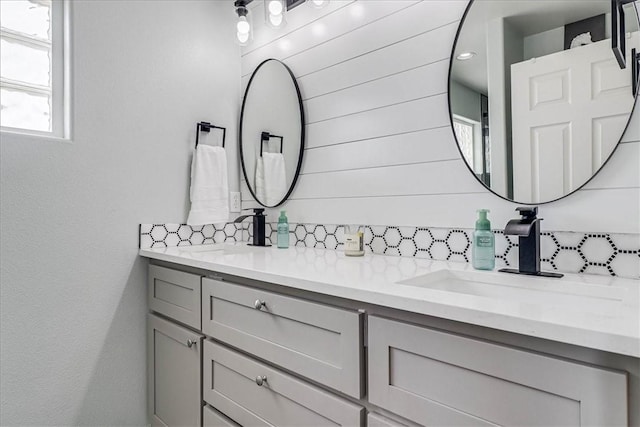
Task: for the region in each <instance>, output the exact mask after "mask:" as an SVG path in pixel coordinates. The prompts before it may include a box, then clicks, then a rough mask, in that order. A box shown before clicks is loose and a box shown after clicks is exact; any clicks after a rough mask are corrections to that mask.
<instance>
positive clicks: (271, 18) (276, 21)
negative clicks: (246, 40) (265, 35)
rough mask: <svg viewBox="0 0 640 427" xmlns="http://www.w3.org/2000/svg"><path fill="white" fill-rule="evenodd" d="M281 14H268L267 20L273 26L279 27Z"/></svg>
mask: <svg viewBox="0 0 640 427" xmlns="http://www.w3.org/2000/svg"><path fill="white" fill-rule="evenodd" d="M282 18H283V16H282V15H271V14H270V15H269V22H270V23H271V25H273V26H274V27H279V26H280V24H282Z"/></svg>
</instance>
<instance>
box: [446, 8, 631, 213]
mask: <svg viewBox="0 0 640 427" xmlns="http://www.w3.org/2000/svg"><path fill="white" fill-rule="evenodd" d="M612 4H613V5H614V6H613V9H615V10H613V13H612ZM638 27H639V25H638V14H637V10H636V8H635V5H634V4H633V2H631V3H629V2H624V1H622V0H614V1H613V2H612V0H592V1H581V0H557V1H539V0H519V1H504V0H472V1H471V2H470V3H469V5H468V7H467V10H466V11H465V14H464V17H463V20H462V22H461V23H460V27H459V28H458V34H457V35H456V41H455V44H454V48H453V51H452V54H451V67H450V72H449V109H450V115H451V124H452V126H453V128H454V134H455V136H456V140H457V143H458V148H459V149H460V153H461V155H462V158H463V159H464V160H465V162H466V163H467V166H468V167H469V170H470V171H471V172H472V173H473V174H474V176H476V178H477V179H478V180H479V181H480V182H481V183H482V184H483V185H485V187H487V188H488V189H489V190H491V191H492V192H493V193H495V194H496V195H498V196H500V197H502V198H504V199H507V200H511V201H515V202H517V203H521V204H540V203H547V202H551V201H554V200H557V199H560V198H562V197H565V196H567V195H569V194H571V193H573V192H574V191H576V190H578V189H580V188H581V187H582V186H584V185H585V184H586V183H587V182H588V181H589V180H591V179H592V177H593V176H594V175H595V174H596V173H597V172H598V171H599V170H601V168H602V167H603V166H604V165H605V163H606V162H607V160H608V159H609V158H610V157H611V154H612V153H613V151H614V150H615V149H616V147H617V145H618V143H619V142H620V140H621V138H622V136H623V134H624V132H625V130H626V128H627V126H629V122H630V117H631V114H632V111H633V109H634V106H635V102H636V97H637V92H638V90H637V79H638V74H637V65H638V61H639V58H640V55H638V53H640V32H639V31H638ZM616 47H617V48H616ZM622 52H624V53H622ZM625 62H626V64H624V63H625ZM636 126H637V124H636Z"/></svg>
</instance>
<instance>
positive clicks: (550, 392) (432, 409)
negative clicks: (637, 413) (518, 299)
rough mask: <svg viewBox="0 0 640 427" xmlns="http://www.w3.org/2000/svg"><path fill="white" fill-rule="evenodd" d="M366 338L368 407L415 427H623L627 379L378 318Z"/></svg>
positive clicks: (615, 373)
mask: <svg viewBox="0 0 640 427" xmlns="http://www.w3.org/2000/svg"><path fill="white" fill-rule="evenodd" d="M368 330H369V348H368V350H369V401H370V402H371V403H373V404H375V405H378V406H380V407H382V408H385V409H388V410H390V411H393V412H395V413H397V414H398V415H401V416H402V417H404V418H407V419H410V420H412V421H415V422H417V423H419V424H423V425H496V424H497V425H539V426H550V425H574V426H579V425H606V426H614V425H627V378H626V374H625V373H621V372H614V371H609V370H605V369H599V368H594V367H592V366H586V365H582V364H579V363H575V362H569V361H565V360H560V359H555V358H552V357H547V356H543V355H540V354H535V353H530V352H526V351H522V350H516V349H513V348H510V347H505V346H501V345H496V344H491V343H488V342H484V341H479V340H475V339H470V338H465V337H462V336H458V335H453V334H449V333H445V332H440V331H435V330H431V329H428V328H423V327H418V326H413V325H408V324H405V323H401V322H395V321H391V320H387V319H383V318H379V317H375V316H370V317H369V328H368ZM488 391H490V392H488Z"/></svg>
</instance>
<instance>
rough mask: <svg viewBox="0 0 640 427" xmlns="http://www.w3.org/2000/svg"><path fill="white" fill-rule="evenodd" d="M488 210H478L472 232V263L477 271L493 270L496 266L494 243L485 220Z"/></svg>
mask: <svg viewBox="0 0 640 427" xmlns="http://www.w3.org/2000/svg"><path fill="white" fill-rule="evenodd" d="M488 212H489V210H488V209H479V210H478V220H477V221H476V230H475V231H474V232H473V249H472V254H471V257H472V262H473V268H475V269H477V270H493V269H494V268H495V266H496V242H495V237H494V236H493V232H492V231H491V222H490V221H489V219H488V218H487V213H488Z"/></svg>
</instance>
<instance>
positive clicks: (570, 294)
mask: <svg viewBox="0 0 640 427" xmlns="http://www.w3.org/2000/svg"><path fill="white" fill-rule="evenodd" d="M140 255H142V256H144V257H147V258H150V263H149V278H148V297H149V299H148V300H149V309H150V313H149V315H148V370H149V372H148V380H149V390H148V402H149V417H150V420H151V422H152V424H153V425H176V424H182V425H204V426H237V425H274V426H280V425H334V424H335V425H344V426H358V425H369V426H399V425H408V426H412V425H607V426H613V425H638V424H639V423H640V406H639V405H638V402H639V401H640V361H639V357H640V325H639V323H640V322H639V318H638V316H639V311H638V301H639V299H640V298H639V291H640V287H639V286H638V283H637V281H635V280H626V279H616V278H608V277H597V276H577V275H567V277H564V278H562V279H544V278H535V277H517V276H513V275H508V274H500V273H497V272H477V271H474V270H472V269H470V268H469V266H468V265H467V264H457V263H444V262H437V261H429V260H420V259H413V258H400V257H388V256H377V255H367V256H366V257H364V258H358V259H354V258H347V257H345V256H344V254H343V253H341V252H338V251H327V250H315V249H308V248H291V249H288V250H278V249H275V248H251V247H248V246H246V245H244V244H236V245H228V244H215V245H204V246H191V247H175V248H163V249H142V250H140ZM554 280H555V281H554Z"/></svg>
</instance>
